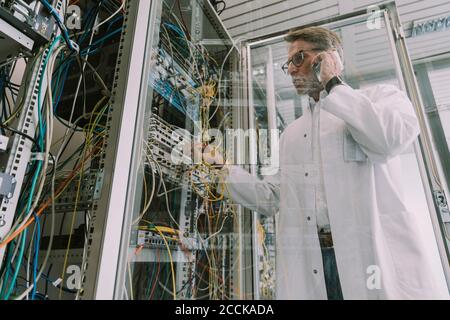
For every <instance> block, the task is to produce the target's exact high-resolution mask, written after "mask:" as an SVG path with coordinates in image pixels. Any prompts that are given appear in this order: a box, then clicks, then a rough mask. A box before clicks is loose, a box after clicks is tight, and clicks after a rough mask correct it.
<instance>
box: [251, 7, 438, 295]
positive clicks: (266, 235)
mask: <svg viewBox="0 0 450 320" xmlns="http://www.w3.org/2000/svg"><path fill="white" fill-rule="evenodd" d="M384 10H387V9H386V8H384V9H383V10H380V12H379V15H377V16H376V17H373V15H372V16H370V17H369V15H368V14H366V13H365V12H360V13H355V14H354V15H353V16H351V17H349V16H348V15H346V16H345V17H342V18H339V17H337V18H335V19H333V21H332V22H324V23H316V24H314V25H316V26H324V27H326V28H329V29H331V30H333V31H335V32H336V33H337V34H338V35H339V36H340V38H341V39H342V42H343V48H344V58H345V62H344V64H345V69H344V73H343V78H344V80H345V82H346V83H347V84H348V85H350V86H351V87H352V88H354V89H359V90H362V91H363V92H364V90H367V89H369V88H373V87H374V86H377V85H380V84H383V85H393V86H395V87H397V88H399V89H402V90H404V79H403V76H402V73H401V72H400V66H399V58H398V57H397V52H396V50H395V46H394V41H393V37H392V34H391V32H392V31H391V26H390V23H389V18H388V16H387V15H384ZM369 18H370V19H369ZM373 19H375V20H373ZM284 35H285V34H282V35H277V36H273V37H270V36H268V37H266V38H265V39H263V40H258V41H254V42H252V41H250V42H249V43H248V44H247V47H246V51H247V57H248V67H249V72H248V79H249V81H248V85H249V96H250V102H249V105H250V118H251V119H252V121H251V123H252V124H253V126H254V128H255V129H256V131H257V139H256V140H255V141H254V143H253V144H252V145H253V148H251V150H250V152H251V153H252V154H253V157H252V156H251V157H250V158H255V159H256V163H255V165H254V166H253V170H252V171H253V174H254V175H257V176H259V178H262V179H264V178H267V177H268V176H270V175H271V174H270V170H268V169H271V168H270V161H269V162H267V159H270V156H269V157H268V156H267V155H268V154H269V155H270V150H271V149H272V150H275V149H276V145H277V144H278V139H279V135H281V134H282V133H283V132H284V131H285V130H286V129H287V128H289V126H291V125H292V124H295V123H296V121H298V120H299V119H301V117H302V116H303V115H304V114H305V112H306V110H307V108H308V107H309V99H308V97H306V96H300V95H298V94H297V92H296V89H295V87H294V85H293V83H292V79H291V77H290V76H288V75H286V74H284V73H283V71H282V69H281V67H282V65H283V64H284V63H285V62H286V61H287V58H288V55H287V52H288V51H287V49H288V44H287V43H286V42H285V41H284V39H283V37H284ZM435 76H436V77H438V76H439V75H438V74H436V75H435ZM442 97H443V98H442V99H445V97H446V95H445V94H443V95H442ZM444 111H445V110H444ZM273 130H278V133H279V134H278V135H275V136H273V135H272V136H271V135H270V134H267V132H271V131H272V132H273ZM422 134H423V132H422ZM302 138H303V135H302V136H300V135H299V138H298V139H302ZM292 148H296V146H292ZM399 158H400V162H401V168H402V171H401V172H400V171H399V172H397V173H396V174H397V177H398V179H399V181H400V186H401V189H402V190H403V197H404V200H405V202H406V203H407V204H408V205H409V208H410V210H411V211H413V212H414V214H415V215H416V216H417V217H419V220H420V224H421V226H423V228H422V230H423V232H424V233H425V234H426V235H425V236H428V237H431V238H433V239H438V238H439V237H440V236H441V235H440V234H436V229H435V228H433V224H432V218H431V217H433V215H434V216H435V215H436V211H435V207H434V206H433V202H431V203H430V198H431V197H430V191H429V186H428V180H427V177H426V176H424V174H423V172H424V169H423V164H422V153H421V149H420V148H419V143H418V142H417V141H416V142H415V143H414V144H413V145H411V146H410V147H409V148H408V149H407V150H405V151H404V152H402V153H401V155H400V157H399ZM267 170H268V171H267ZM282 190H283V189H282ZM277 221H278V220H277V218H272V217H264V216H262V215H260V214H258V213H255V220H254V232H255V234H257V235H263V236H257V237H255V238H256V239H257V241H258V242H257V245H256V246H255V249H256V250H255V261H257V262H258V263H259V264H258V265H257V266H256V271H255V272H256V277H255V279H256V280H255V281H256V282H257V283H256V285H257V288H258V290H259V297H260V298H264V299H276V298H277V296H276V290H275V287H276V285H275V284H276V282H277V279H276V275H277V274H280V273H279V272H276V270H275V268H276V264H275V256H276V250H277V249H276V242H277V238H278V235H279V234H278V233H277V227H278V226H277ZM278 232H282V231H280V230H278ZM299 232H301V231H300V230H299ZM428 258H429V259H430V261H431V263H432V264H433V266H435V272H437V273H438V274H440V275H441V279H442V281H443V282H445V281H446V280H445V277H444V272H443V268H442V263H441V258H440V252H439V249H438V244H437V243H433V244H432V245H431V246H430V247H429V257H428Z"/></svg>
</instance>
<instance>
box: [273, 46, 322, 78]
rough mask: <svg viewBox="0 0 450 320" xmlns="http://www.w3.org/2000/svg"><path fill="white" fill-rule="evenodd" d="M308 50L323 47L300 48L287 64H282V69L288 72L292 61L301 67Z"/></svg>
mask: <svg viewBox="0 0 450 320" xmlns="http://www.w3.org/2000/svg"><path fill="white" fill-rule="evenodd" d="M307 51H322V49H319V48H314V49H309V50H300V51H299V52H297V53H296V54H294V55H293V56H292V58H291V59H289V60H288V61H287V62H286V63H285V64H283V65H282V66H281V70H283V72H284V73H285V74H288V69H289V65H290V64H291V62H292V63H293V64H294V66H296V67H297V68H300V67H301V66H302V64H303V62H304V61H305V52H307Z"/></svg>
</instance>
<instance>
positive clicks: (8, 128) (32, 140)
mask: <svg viewBox="0 0 450 320" xmlns="http://www.w3.org/2000/svg"><path fill="white" fill-rule="evenodd" d="M0 128H3V129H5V130H8V131H11V132H13V133H15V134H18V135H20V136H22V137H24V138H26V139H28V140H30V141H31V142H33V144H34V145H35V146H39V143H38V142H37V140H36V139H34V138H32V137H30V136H29V135H27V134H26V133H23V132H20V131H18V130H16V129H13V128H10V127H8V126H6V125H4V124H3V123H0Z"/></svg>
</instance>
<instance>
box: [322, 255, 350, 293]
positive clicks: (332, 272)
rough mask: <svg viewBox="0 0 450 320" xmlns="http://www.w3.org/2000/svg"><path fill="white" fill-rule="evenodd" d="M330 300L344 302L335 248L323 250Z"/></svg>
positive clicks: (326, 283)
mask: <svg viewBox="0 0 450 320" xmlns="http://www.w3.org/2000/svg"><path fill="white" fill-rule="evenodd" d="M321 250H322V260H323V271H324V273H325V285H326V287H327V296H328V300H344V297H343V296H342V289H341V282H340V281H339V274H338V270H337V264H336V257H335V255H334V249H333V248H321Z"/></svg>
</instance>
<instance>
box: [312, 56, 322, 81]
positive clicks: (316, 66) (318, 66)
mask: <svg viewBox="0 0 450 320" xmlns="http://www.w3.org/2000/svg"><path fill="white" fill-rule="evenodd" d="M312 69H313V71H314V74H315V76H316V78H317V80H318V81H319V82H322V79H321V78H320V69H321V62H320V61H319V62H316V63H314V64H313V65H312Z"/></svg>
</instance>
